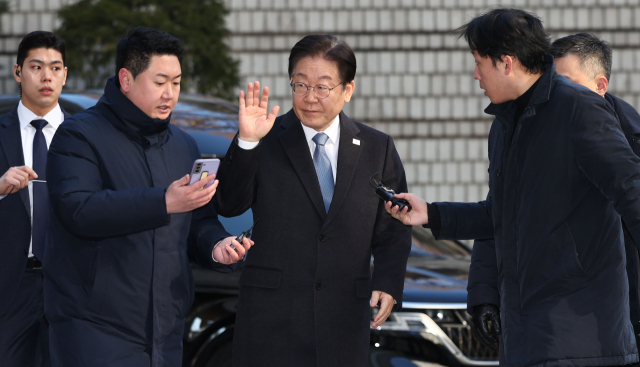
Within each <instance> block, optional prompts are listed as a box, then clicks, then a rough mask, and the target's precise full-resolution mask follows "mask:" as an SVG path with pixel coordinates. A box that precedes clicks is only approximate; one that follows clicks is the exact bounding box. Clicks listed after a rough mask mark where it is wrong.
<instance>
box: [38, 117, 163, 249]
mask: <svg viewBox="0 0 640 367" xmlns="http://www.w3.org/2000/svg"><path fill="white" fill-rule="evenodd" d="M78 125H79V124H78V122H74V121H70V122H65V123H64V124H62V125H60V127H59V128H58V130H57V131H56V134H55V136H54V137H53V140H52V142H51V146H50V148H49V154H48V156H47V157H48V158H47V185H48V188H49V198H50V203H51V206H52V208H53V212H54V213H55V215H56V217H57V218H58V220H59V221H60V222H61V223H62V225H63V226H64V227H65V228H66V229H67V230H68V231H69V232H71V233H73V234H74V235H76V236H81V237H85V238H93V239H100V238H108V237H118V236H125V235H128V234H132V233H137V232H141V231H146V230H150V229H154V228H158V227H162V226H165V225H167V224H169V221H170V216H169V215H168V214H167V205H166V203H165V197H164V195H165V188H163V187H152V188H141V189H128V190H117V191H114V190H105V189H103V182H102V176H101V173H100V169H101V168H100V162H99V159H98V156H97V154H96V152H95V151H94V150H93V147H92V146H91V144H90V143H89V142H88V141H87V139H86V138H85V136H84V135H83V134H82V133H81V132H80V131H79V129H78Z"/></svg>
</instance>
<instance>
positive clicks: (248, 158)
mask: <svg viewBox="0 0 640 367" xmlns="http://www.w3.org/2000/svg"><path fill="white" fill-rule="evenodd" d="M261 146H262V142H261V143H260V144H258V146H256V147H255V148H253V149H250V150H245V149H242V148H240V147H239V146H238V135H237V134H236V137H235V138H234V139H233V142H232V143H231V146H229V149H228V150H227V154H225V157H224V160H223V161H222V163H221V164H220V169H219V170H218V181H219V183H218V188H217V193H216V195H215V196H214V197H213V199H214V200H213V201H214V205H215V208H216V210H217V211H218V213H219V214H221V215H223V216H225V217H235V216H238V215H240V214H242V213H244V212H245V211H247V209H249V208H251V205H253V201H254V198H255V189H256V185H257V184H256V174H257V172H258V156H259V153H260V149H261Z"/></svg>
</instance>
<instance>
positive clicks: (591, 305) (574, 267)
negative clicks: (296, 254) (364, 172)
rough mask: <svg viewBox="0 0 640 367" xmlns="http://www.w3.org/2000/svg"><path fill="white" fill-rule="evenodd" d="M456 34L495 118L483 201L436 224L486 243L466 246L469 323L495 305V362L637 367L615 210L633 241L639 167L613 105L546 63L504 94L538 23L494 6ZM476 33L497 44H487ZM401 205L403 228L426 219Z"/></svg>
mask: <svg viewBox="0 0 640 367" xmlns="http://www.w3.org/2000/svg"><path fill="white" fill-rule="evenodd" d="M536 28H537V29H539V30H540V34H538V35H536V33H537V32H536ZM514 29H515V30H516V31H514ZM462 31H463V33H464V35H465V38H466V39H467V41H468V42H469V45H470V47H471V49H472V50H473V51H474V57H475V58H476V62H477V67H476V74H475V77H476V79H478V80H480V85H481V87H482V88H483V89H485V90H486V94H487V95H488V96H489V98H490V99H491V101H492V105H490V106H489V107H488V108H487V110H486V112H488V113H491V114H494V115H496V120H495V121H494V124H493V126H492V129H491V133H490V142H489V144H490V149H489V151H490V160H491V164H490V169H489V171H490V183H489V186H490V189H491V191H490V194H489V196H488V200H487V201H486V202H485V203H482V204H480V205H478V204H475V205H474V204H459V205H458V207H457V208H455V210H454V211H453V212H454V213H456V214H455V215H454V216H453V217H455V216H456V215H458V214H459V213H464V214H465V216H469V214H470V213H475V215H476V217H478V219H477V220H475V221H474V222H473V223H471V224H468V225H460V226H457V225H456V224H457V222H458V221H459V220H460V217H462V215H458V217H457V220H453V221H450V222H447V226H446V228H447V230H452V228H453V231H454V232H456V235H457V237H463V236H464V235H465V234H469V233H472V234H473V235H474V236H476V235H477V234H480V233H481V234H482V235H483V236H484V235H486V236H487V237H491V236H494V234H495V238H496V240H495V243H494V242H493V241H483V242H477V243H476V246H474V251H473V252H474V253H473V259H472V269H471V271H472V274H470V285H469V291H470V295H469V297H470V299H471V298H472V293H473V292H474V289H472V286H473V285H472V279H471V278H472V275H473V277H475V278H482V279H486V280H488V282H487V283H486V284H479V287H477V289H475V291H477V292H476V293H478V294H480V296H479V298H483V297H484V299H483V300H482V301H481V302H480V303H476V304H477V305H479V306H477V307H476V308H475V309H471V308H470V312H473V314H474V320H477V318H476V316H477V315H478V314H479V315H482V316H484V317H485V318H493V320H495V318H496V317H498V312H497V308H496V307H495V306H492V304H493V305H495V304H500V306H501V307H500V310H501V311H502V312H501V314H500V315H499V316H500V317H501V322H497V323H494V324H501V325H502V333H501V338H500V346H501V354H500V358H501V362H502V363H503V364H505V365H516V366H521V365H522V366H529V365H538V364H543V363H562V362H571V363H573V364H575V365H585V366H586V365H594V364H598V365H624V364H629V363H632V362H634V361H637V348H636V346H635V343H633V341H634V340H633V337H632V336H631V334H632V328H631V324H630V323H629V321H628V320H629V319H628V317H629V310H628V307H629V306H628V302H627V297H628V295H627V292H628V287H627V279H626V274H624V272H623V271H621V267H620V264H621V263H622V262H623V261H624V247H623V246H622V229H621V226H620V217H619V216H618V215H617V214H616V213H615V212H614V208H615V210H616V211H617V212H619V213H620V214H621V215H622V217H623V219H624V220H625V221H626V224H627V227H628V229H629V235H630V237H631V238H633V239H635V240H636V241H637V239H638V238H639V234H640V233H639V231H638V226H639V224H638V218H639V217H638V213H639V212H640V204H639V203H638V190H639V189H640V183H639V179H640V172H639V171H640V169H639V167H638V163H639V162H640V160H638V157H636V156H635V155H634V154H633V152H632V151H631V149H630V148H629V146H628V144H627V143H626V140H625V138H624V135H623V134H622V131H621V130H620V126H619V123H618V122H617V120H616V118H615V114H614V113H613V111H614V110H613V107H612V106H611V105H609V104H608V103H606V102H605V101H604V100H603V99H600V100H598V96H597V95H596V94H593V93H592V92H591V91H588V90H587V89H583V88H581V87H579V86H577V85H575V84H573V83H570V82H568V81H567V80H566V79H565V78H563V77H561V76H559V75H557V74H556V73H555V71H554V64H553V59H552V58H551V57H550V56H549V57H547V61H546V62H545V65H544V73H543V74H542V76H540V77H539V78H536V80H535V81H534V82H533V83H532V84H530V86H529V88H528V89H524V88H523V89H521V90H522V91H523V92H521V93H515V94H511V95H509V94H510V91H512V90H513V87H514V86H516V87H517V85H518V80H519V81H523V80H527V77H526V76H525V77H524V78H522V77H518V63H519V62H522V63H530V62H535V60H536V59H537V58H538V57H541V56H537V55H540V54H541V53H544V50H545V49H546V48H545V45H546V42H545V38H546V35H544V32H543V31H542V27H541V25H539V21H537V19H536V18H534V17H531V16H530V15H528V14H527V13H524V12H520V11H517V10H506V9H497V10H494V11H491V12H489V13H487V14H485V15H483V16H481V17H478V18H476V19H474V20H473V21H471V22H470V23H469V24H467V25H465V26H464V27H463V28H462ZM483 32H488V34H494V35H495V34H498V35H501V36H500V37H492V38H490V39H486V38H484V36H483V35H484V34H487V33H483ZM518 34H519V35H524V36H518ZM527 43H528V44H527ZM536 46H539V49H540V51H541V52H538V53H536ZM511 47H513V48H511ZM532 51H533V52H532ZM510 59H513V60H515V61H513V62H512V61H511V60H510ZM487 61H488V62H489V63H490V65H489V66H487V64H486V62H487ZM491 64H493V65H491ZM512 65H515V67H513V66H512ZM510 75H511V76H510ZM409 197H410V199H413V200H412V202H414V201H415V203H416V204H418V207H416V206H414V211H415V212H413V214H410V215H406V213H401V217H402V218H403V221H405V223H407V222H412V221H414V222H417V223H425V222H426V221H427V216H426V214H427V206H426V205H425V203H424V202H423V201H422V202H421V203H420V200H415V197H413V196H412V195H409ZM438 207H440V205H438ZM445 207H446V206H445ZM416 208H417V209H418V210H415V209H416ZM461 208H463V210H461ZM549 208H553V210H549ZM447 209H451V208H447ZM397 214H398V213H396V212H394V215H396V216H397ZM429 214H431V213H429ZM492 219H493V223H491V221H492ZM442 224H443V227H442V228H443V229H444V228H445V225H444V221H443V222H442ZM460 224H462V223H460ZM449 225H453V226H452V227H448V226H449ZM474 229H475V230H474ZM491 229H493V233H492V231H491ZM476 238H477V237H476ZM605 300H606V301H605ZM487 304H488V305H487ZM621 315H622V316H621ZM590 317H591V318H590ZM479 321H482V320H479ZM496 321H497V320H496ZM495 331H496V332H499V330H495ZM489 337H490V338H494V337H495V336H494V335H489ZM494 340H495V339H494Z"/></svg>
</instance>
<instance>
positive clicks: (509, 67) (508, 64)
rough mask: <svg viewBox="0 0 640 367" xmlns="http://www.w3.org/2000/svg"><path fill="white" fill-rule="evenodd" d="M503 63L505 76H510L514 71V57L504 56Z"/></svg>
mask: <svg viewBox="0 0 640 367" xmlns="http://www.w3.org/2000/svg"><path fill="white" fill-rule="evenodd" d="M502 62H504V74H505V75H509V74H511V72H512V71H513V62H514V57H513V56H509V55H504V56H502Z"/></svg>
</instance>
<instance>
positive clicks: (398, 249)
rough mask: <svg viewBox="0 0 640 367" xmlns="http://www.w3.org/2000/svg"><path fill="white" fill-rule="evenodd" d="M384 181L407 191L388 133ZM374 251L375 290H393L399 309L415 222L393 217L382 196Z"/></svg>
mask: <svg viewBox="0 0 640 367" xmlns="http://www.w3.org/2000/svg"><path fill="white" fill-rule="evenodd" d="M382 181H384V182H385V183H386V184H388V185H389V186H390V187H393V188H394V190H395V191H397V192H407V179H406V177H405V174H404V168H403V166H402V162H401V161H400V156H399V155H398V152H397V151H396V148H395V146H394V144H393V140H392V139H391V137H388V143H387V149H386V156H385V164H384V170H383V171H382ZM371 249H372V253H373V264H374V265H373V280H372V286H373V290H377V291H382V292H385V293H388V294H390V295H391V296H393V298H394V299H395V300H396V302H397V304H396V306H395V309H400V308H401V307H402V292H403V288H404V278H405V273H406V270H407V259H408V257H409V252H410V251H411V226H405V225H404V224H402V222H400V221H398V220H396V219H394V218H393V217H391V216H390V215H389V214H388V213H387V212H386V211H385V209H384V202H383V201H382V200H380V203H379V205H378V215H377V217H376V223H375V227H374V233H373V239H372V243H371Z"/></svg>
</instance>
